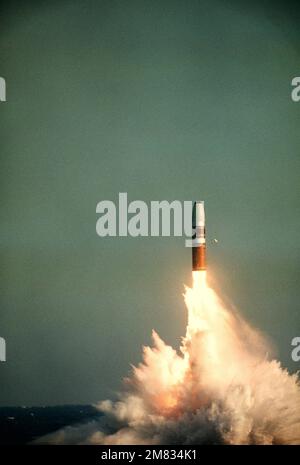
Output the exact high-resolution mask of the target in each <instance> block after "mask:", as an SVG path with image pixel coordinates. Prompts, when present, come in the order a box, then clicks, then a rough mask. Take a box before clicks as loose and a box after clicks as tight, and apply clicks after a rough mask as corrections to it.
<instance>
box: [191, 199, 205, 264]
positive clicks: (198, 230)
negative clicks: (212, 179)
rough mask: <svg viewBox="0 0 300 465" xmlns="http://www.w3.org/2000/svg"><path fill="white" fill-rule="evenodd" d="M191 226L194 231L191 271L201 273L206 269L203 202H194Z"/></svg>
mask: <svg viewBox="0 0 300 465" xmlns="http://www.w3.org/2000/svg"><path fill="white" fill-rule="evenodd" d="M192 222H193V224H192V226H193V230H194V231H195V236H194V237H193V243H194V245H193V248H192V251H193V252H192V254H193V271H202V270H205V269H206V259H205V249H206V245H205V244H206V240H205V213H204V201H196V202H195V203H194V205H193V215H192Z"/></svg>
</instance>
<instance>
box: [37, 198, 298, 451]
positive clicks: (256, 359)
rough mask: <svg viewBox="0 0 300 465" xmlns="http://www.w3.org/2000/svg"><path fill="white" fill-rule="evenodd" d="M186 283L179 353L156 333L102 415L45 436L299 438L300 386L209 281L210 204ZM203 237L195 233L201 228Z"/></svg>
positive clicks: (218, 440) (171, 440) (116, 440)
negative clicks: (184, 326)
mask: <svg viewBox="0 0 300 465" xmlns="http://www.w3.org/2000/svg"><path fill="white" fill-rule="evenodd" d="M194 210H198V213H199V216H198V217H197V220H196V222H195V226H196V228H198V233H199V236H198V238H199V243H198V244H199V245H197V246H196V247H193V286H192V287H191V288H189V287H186V289H185V294H184V299H185V304H186V307H187V312H188V318H187V329H186V335H185V337H184V338H183V339H182V343H181V347H180V350H179V352H177V351H176V350H174V349H173V348H172V347H170V346H169V345H167V344H165V343H164V342H163V341H162V339H161V338H160V337H159V336H158V334H157V333H156V332H155V331H153V334H152V336H153V347H152V348H150V347H144V350H143V362H142V363H140V364H139V365H138V366H137V367H133V370H132V373H131V375H130V377H129V378H127V379H126V380H125V386H124V390H123V391H122V392H121V393H120V394H119V399H118V400H116V401H114V402H113V401H110V400H106V401H103V402H100V403H99V404H98V408H99V410H100V411H101V412H102V413H103V417H101V419H100V420H99V421H93V422H90V423H88V424H85V425H81V426H80V425H79V426H77V427H67V428H65V429H63V430H61V431H58V432H56V433H54V434H50V435H48V436H46V437H43V438H41V439H40V440H38V441H37V442H39V443H45V442H46V443H53V444H61V443H64V444H149V445H150V444H161V445H166V444H167V445H172V444H179V445H193V444H300V385H299V379H298V376H297V375H296V374H294V375H290V374H289V373H288V372H287V371H286V370H284V369H283V368H282V367H281V366H280V363H279V362H278V361H276V360H269V359H268V358H267V354H268V353H270V348H269V347H268V344H267V343H266V341H265V340H264V338H263V337H262V335H261V334H260V333H259V332H258V331H257V330H254V329H253V328H251V327H250V325H248V324H247V323H246V322H245V321H244V319H243V318H242V317H241V316H239V315H238V314H237V313H236V312H235V311H233V310H232V309H230V308H227V307H226V306H225V305H224V304H223V303H222V301H221V300H220V298H219V297H218V295H217V294H216V293H215V292H214V291H213V289H211V288H210V287H209V286H208V285H207V282H206V271H205V218H204V205H203V203H201V202H196V204H195V206H194ZM196 236H197V234H196Z"/></svg>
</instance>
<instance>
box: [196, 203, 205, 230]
mask: <svg viewBox="0 0 300 465" xmlns="http://www.w3.org/2000/svg"><path fill="white" fill-rule="evenodd" d="M196 226H205V211H204V201H203V200H197V201H196V202H195V203H194V205H193V227H196Z"/></svg>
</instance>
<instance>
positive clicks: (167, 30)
mask: <svg viewBox="0 0 300 465" xmlns="http://www.w3.org/2000/svg"><path fill="white" fill-rule="evenodd" d="M20 3H21V2H19V4H18V3H17V2H16V3H14V2H7V7H5V6H3V7H2V10H3V11H2V14H1V17H2V19H1V23H2V25H1V31H0V56H1V66H0V75H1V76H3V77H4V78H5V79H6V83H7V102H6V103H0V118H1V125H0V137H1V149H0V153H1V189H2V192H1V219H2V221H1V263H2V273H1V274H2V278H1V283H2V290H1V308H0V336H2V337H4V338H5V339H6V342H7V362H6V363H1V364H0V385H1V389H0V405H33V404H35V405H41V404H60V403H77V402H80V403H81V402H82V403H89V402H95V401H97V400H99V399H102V398H104V397H107V396H111V393H112V391H115V390H117V389H119V387H120V381H121V378H122V377H123V376H124V375H126V374H127V373H128V370H129V364H130V363H138V362H139V361H140V358H141V347H142V345H143V344H148V343H150V336H151V330H152V328H155V329H156V330H157V331H158V333H159V334H160V335H161V337H162V338H163V339H164V340H166V341H167V342H168V343H170V344H172V345H174V346H175V347H178V346H179V343H180V337H181V336H183V335H184V332H185V324H186V311H185V306H184V302H183V298H182V293H183V284H184V283H186V284H190V283H191V251H190V250H189V249H187V248H185V247H184V240H183V239H182V238H135V239H133V238H106V239H101V238H99V237H98V236H97V235H96V230H95V225H96V220H97V215H96V213H95V210H96V205H97V203H98V202H99V201H100V200H106V199H109V200H117V198H118V193H119V192H128V197H129V200H135V199H138V200H144V201H146V202H150V201H151V200H169V201H171V200H174V199H178V200H192V199H203V200H205V202H206V217H207V234H208V239H209V245H208V261H209V276H210V280H211V282H212V283H213V285H214V287H215V288H216V289H217V290H218V291H219V292H220V294H221V295H223V296H224V297H226V299H228V300H229V301H232V302H233V303H234V305H235V306H236V307H237V308H239V309H240V311H241V313H242V314H243V315H244V316H246V318H247V319H248V320H249V321H250V322H251V323H252V324H253V325H255V326H256V327H258V328H259V329H260V330H262V331H263V332H265V333H266V334H267V335H268V336H269V337H270V338H271V340H272V341H273V343H274V345H275V347H276V348H277V355H278V357H279V359H280V360H281V361H282V363H283V365H284V366H287V367H288V368H289V369H290V370H291V371H296V370H297V369H299V368H300V367H299V363H298V364H297V363H295V362H293V361H292V360H291V356H290V353H291V345H290V343H291V339H292V338H293V337H295V336H299V335H300V334H299V333H300V317H299V297H300V295H299V289H300V287H299V284H300V282H299V255H300V254H299V229H300V215H299V213H300V212H299V208H300V203H299V196H300V189H299V184H300V183H299V175H300V163H299V160H300V157H299V156H300V130H299V123H300V103H298V104H297V103H295V102H293V101H292V100H291V97H290V93H291V80H292V78H293V77H294V76H299V75H300V30H299V21H298V19H297V18H299V15H298V16H297V14H298V13H299V8H298V10H295V9H294V8H295V6H294V5H295V4H294V3H293V2H271V1H264V2H253V3H252V4H251V2H249V6H248V7H242V6H241V5H242V4H243V2H239V1H237V0H236V1H233V0H231V1H211V0H209V1H208V0H205V1H200V0H199V1H196V0H192V1H191V0H188V1H185V2H183V1H179V0H178V1H177V0H172V1H171V0H170V1H166V0H164V1H158V0H157V1H156V0H154V1H153V0H152V1H150V0H140V1H137V0H136V1H132V0H130V1H128V2H124V1H121V0H116V1H108V0H107V1H83V0H82V1H79V0H78V1H60V2H56V1H54V2H26V5H25V2H23V3H24V5H22V6H20ZM214 237H217V238H218V240H219V243H218V245H213V244H211V242H210V241H211V239H213V238H214Z"/></svg>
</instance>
